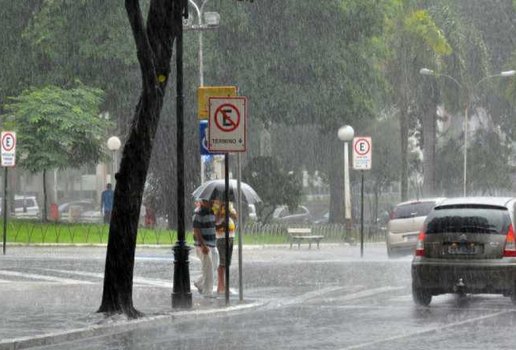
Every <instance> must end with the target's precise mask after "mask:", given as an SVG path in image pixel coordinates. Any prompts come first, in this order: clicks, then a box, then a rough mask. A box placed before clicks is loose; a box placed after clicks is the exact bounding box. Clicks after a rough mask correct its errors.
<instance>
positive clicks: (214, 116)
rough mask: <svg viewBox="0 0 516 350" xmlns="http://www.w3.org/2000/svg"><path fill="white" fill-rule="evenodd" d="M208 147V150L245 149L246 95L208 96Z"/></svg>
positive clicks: (237, 150) (235, 150)
mask: <svg viewBox="0 0 516 350" xmlns="http://www.w3.org/2000/svg"><path fill="white" fill-rule="evenodd" d="M209 110H210V113H209V119H208V149H209V151H210V152H245V151H246V150H247V97H243V96H237V97H210V102H209Z"/></svg>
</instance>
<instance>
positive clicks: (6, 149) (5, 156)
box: [0, 131, 16, 255]
mask: <svg viewBox="0 0 516 350" xmlns="http://www.w3.org/2000/svg"><path fill="white" fill-rule="evenodd" d="M0 143H1V165H2V166H3V167H4V199H3V203H2V204H3V214H4V227H3V228H4V232H3V233H4V234H3V244H2V250H3V253H4V255H5V249H6V242H7V174H8V172H7V169H9V167H13V166H15V165H16V133H15V132H13V131H2V133H1V134H0Z"/></svg>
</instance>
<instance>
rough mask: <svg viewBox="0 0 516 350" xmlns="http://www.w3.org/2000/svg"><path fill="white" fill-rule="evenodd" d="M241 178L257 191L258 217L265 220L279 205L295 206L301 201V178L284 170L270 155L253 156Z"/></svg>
mask: <svg viewBox="0 0 516 350" xmlns="http://www.w3.org/2000/svg"><path fill="white" fill-rule="evenodd" d="M242 178H243V179H244V181H245V182H247V183H248V184H249V185H251V187H253V188H254V190H255V191H256V192H257V193H258V195H259V196H260V198H261V199H262V202H261V203H259V205H258V208H257V211H258V217H259V218H260V219H261V220H262V221H263V222H267V221H268V220H269V219H270V215H271V214H272V212H273V211H274V209H275V208H276V207H278V206H280V205H287V206H288V207H289V208H291V209H293V208H296V207H297V206H298V205H299V204H300V201H301V190H302V187H301V179H299V178H298V177H297V176H295V175H294V174H293V173H291V172H286V171H285V170H284V169H283V168H282V167H281V165H280V163H279V162H278V161H277V160H276V159H275V158H272V157H256V158H253V159H252V160H251V161H250V162H249V163H248V164H247V166H246V167H245V169H244V170H243V172H242Z"/></svg>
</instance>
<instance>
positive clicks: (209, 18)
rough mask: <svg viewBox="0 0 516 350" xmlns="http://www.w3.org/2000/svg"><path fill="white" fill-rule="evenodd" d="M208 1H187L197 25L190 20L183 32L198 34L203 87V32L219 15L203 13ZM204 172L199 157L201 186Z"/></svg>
mask: <svg viewBox="0 0 516 350" xmlns="http://www.w3.org/2000/svg"><path fill="white" fill-rule="evenodd" d="M208 1H210V0H203V1H202V3H201V5H200V6H199V5H197V4H196V3H195V1H194V0H188V2H189V3H190V5H191V6H192V7H193V8H194V9H195V12H196V14H197V24H193V23H192V20H191V19H190V20H189V21H187V22H186V23H185V26H184V29H185V30H196V31H198V32H199V53H198V57H199V86H204V54H203V43H202V38H203V31H204V30H208V29H215V28H217V27H218V25H219V22H220V15H219V14H218V13H217V12H204V8H205V6H206V4H207V3H208ZM204 172H205V171H204V161H203V156H202V155H201V184H202V183H204V177H205V175H204Z"/></svg>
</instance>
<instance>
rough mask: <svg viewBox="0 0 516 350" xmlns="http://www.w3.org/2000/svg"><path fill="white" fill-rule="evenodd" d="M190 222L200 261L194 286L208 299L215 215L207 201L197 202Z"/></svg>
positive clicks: (213, 247) (210, 288)
mask: <svg viewBox="0 0 516 350" xmlns="http://www.w3.org/2000/svg"><path fill="white" fill-rule="evenodd" d="M192 221H193V234H194V240H195V252H196V253H197V257H198V258H199V260H200V261H201V276H200V277H199V279H197V281H195V282H194V286H195V287H196V288H197V290H198V291H199V293H201V294H202V295H203V296H204V297H207V298H210V297H212V294H213V262H212V254H213V250H214V249H215V243H216V235H215V214H214V213H213V210H212V208H211V203H210V201H209V200H207V199H200V200H199V206H197V207H196V208H195V210H194V215H193V219H192Z"/></svg>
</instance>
